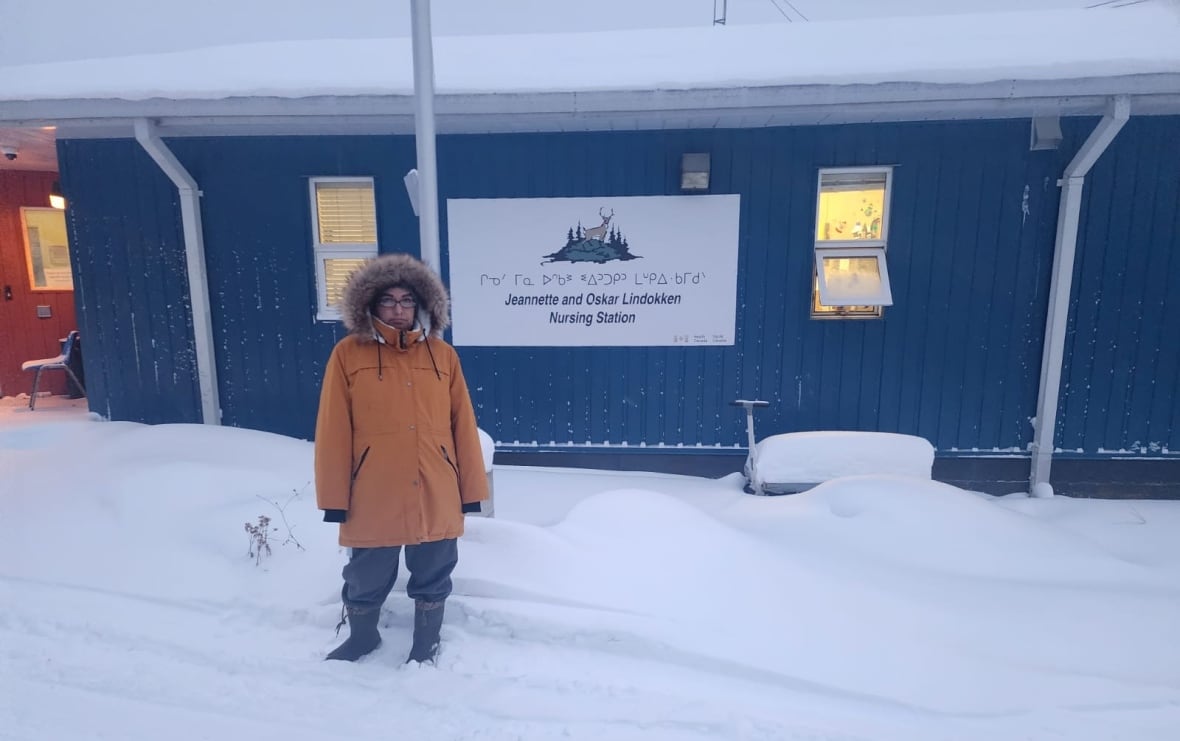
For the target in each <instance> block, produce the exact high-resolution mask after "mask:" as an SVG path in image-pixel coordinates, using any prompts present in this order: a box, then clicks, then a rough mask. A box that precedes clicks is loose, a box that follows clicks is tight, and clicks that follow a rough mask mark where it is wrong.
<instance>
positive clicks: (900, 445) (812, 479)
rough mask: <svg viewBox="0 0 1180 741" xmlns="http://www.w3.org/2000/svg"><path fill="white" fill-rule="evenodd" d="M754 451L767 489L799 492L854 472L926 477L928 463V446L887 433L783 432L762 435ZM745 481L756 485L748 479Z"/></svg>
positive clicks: (769, 491)
mask: <svg viewBox="0 0 1180 741" xmlns="http://www.w3.org/2000/svg"><path fill="white" fill-rule="evenodd" d="M755 450H756V455H757V469H758V471H757V474H758V479H759V480H760V481H761V484H762V491H763V492H764V493H767V494H788V493H793V492H799V491H804V490H806V489H810V488H811V487H813V486H815V485H816V484H820V483H823V482H824V481H827V480H829V479H834V478H838V477H840V476H856V475H859V474H894V475H899V476H912V477H915V478H920V479H926V480H929V479H930V478H931V472H932V469H933V467H934V446H933V445H931V444H930V443H929V442H928V441H927V440H925V439H924V438H921V437H915V436H914V435H900V434H897V433H892V432H847V431H818V432H789V433H785V434H782V435H773V436H771V437H768V438H766V439H764V440H762V441H761V442H759V443H758V444H757V445H756V446H755ZM747 468H748V466H747ZM746 477H747V478H749V477H750V471H749V470H747V471H746ZM751 485H752V486H754V487H755V489H757V486H756V485H755V484H754V482H751Z"/></svg>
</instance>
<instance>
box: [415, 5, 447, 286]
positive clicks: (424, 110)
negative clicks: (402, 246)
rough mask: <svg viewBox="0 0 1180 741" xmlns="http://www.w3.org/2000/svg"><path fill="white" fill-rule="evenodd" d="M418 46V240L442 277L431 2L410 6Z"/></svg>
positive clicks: (423, 257) (423, 259) (416, 120)
mask: <svg viewBox="0 0 1180 741" xmlns="http://www.w3.org/2000/svg"><path fill="white" fill-rule="evenodd" d="M410 19H411V23H412V25H413V46H414V106H415V107H414V143H415V144H416V145H417V148H418V207H417V212H418V239H419V241H420V242H421V249H422V262H424V263H426V264H427V265H429V266H430V267H431V268H433V269H434V272H436V273H438V274H439V275H440V276H441V275H442V265H441V262H442V257H441V255H440V252H439V239H438V161H437V158H436V156H435V147H434V49H433V42H432V39H431V33H430V0H413V4H412V5H411V6H410Z"/></svg>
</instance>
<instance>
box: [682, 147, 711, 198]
mask: <svg viewBox="0 0 1180 741" xmlns="http://www.w3.org/2000/svg"><path fill="white" fill-rule="evenodd" d="M680 189H681V190H685V191H702V190H708V189H709V153H708V152H691V153H686V154H684V155H681V157H680Z"/></svg>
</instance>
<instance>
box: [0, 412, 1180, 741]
mask: <svg viewBox="0 0 1180 741" xmlns="http://www.w3.org/2000/svg"><path fill="white" fill-rule="evenodd" d="M22 403H23V402H21V401H20V400H10V399H5V400H3V401H0V738H3V739H19V740H20V741H30V740H33V739H36V740H42V739H55V740H56V739H119V740H120V741H139V740H141V739H142V740H145V741H146V740H148V739H151V740H152V741H156V740H157V739H161V738H168V739H173V740H175V741H191V740H195V739H211V738H216V739H254V740H258V739H276V740H279V739H281V740H282V741H302V740H303V739H326V738H347V739H356V740H359V739H369V738H373V739H377V738H381V739H386V738H399V739H594V740H595V741H600V740H602V739H611V740H614V739H621V740H627V739H775V740H783V739H811V740H813V741H815V740H825V739H840V740H841V741H848V740H852V739H863V740H865V741H870V740H871V741H884V740H888V739H897V740H898V741H923V740H926V739H981V740H983V739H986V740H987V741H995V740H996V739H1005V740H1008V739H1069V740H1070V741H1083V740H1087V739H1134V740H1135V741H1152V740H1154V739H1160V740H1161V741H1162V740H1163V739H1175V738H1177V732H1178V729H1180V643H1178V642H1177V641H1176V640H1175V634H1176V629H1177V627H1178V626H1180V538H1178V537H1177V536H1176V534H1177V532H1180V502H1158V501H1154V502H1147V501H1088V500H1072V499H1068V498H1063V497H1056V498H1052V499H1029V498H1027V497H1024V496H1010V497H1004V498H992V497H987V496H984V495H980V494H975V493H970V492H966V491H962V490H960V489H956V488H953V487H950V486H946V485H943V484H939V483H937V482H932V481H929V480H923V479H922V478H919V477H913V478H910V477H905V476H896V475H894V476H857V477H851V478H844V479H837V480H834V481H830V482H828V483H826V484H823V485H821V486H819V487H817V488H815V489H812V490H810V491H808V492H805V493H802V494H797V495H793V496H788V497H769V498H762V497H753V496H749V495H746V494H743V493H741V481H740V479H739V478H738V477H735V476H731V477H726V478H723V479H720V480H709V479H700V478H691V477H683V476H670V475H656V474H644V473H613V472H588V471H575V470H568V469H565V470H563V469H533V468H518V467H498V468H497V469H496V471H495V489H496V513H497V517H496V519H494V520H489V519H484V518H469V520H468V533H467V535H466V536H465V538H464V539H463V542H462V544H461V546H460V553H461V559H460V563H459V567H458V570H457V572H456V579H455V594H454V596H453V597H452V598H451V600H450V601H449V602H448V608H447V618H446V624H445V625H444V628H443V641H444V643H443V650H442V654H441V657H440V661H439V664H438V666H437V667H407V666H405V665H403V663H402V662H403V661H404V658H405V652H406V650H407V649H408V645H409V634H410V630H411V628H410V620H411V613H412V605H411V603H410V601H409V600H408V599H407V598H406V596H405V594H404V592H403V591H402V590H403V589H404V584H405V581H404V575H403V578H402V580H401V581H400V583H399V588H398V589H397V590H395V592H394V594H393V595H392V596H391V598H390V600H389V602H388V604H387V605H386V613H385V615H384V617H383V620H382V624H383V628H382V630H383V633H384V636H385V643H384V644H383V646H382V647H381V648H380V649H379V650H378V651H377V652H376V653H375V654H374V655H372V656H371V657H369V658H367V659H366V660H363V661H362V662H360V663H358V664H355V665H353V664H338V663H327V662H324V661H321V658H322V656H323V655H324V653H325V652H326V651H327V650H328V649H330V648H331V647H332V646H334V645H335V643H336V639H335V637H334V635H333V628H334V626H335V624H336V622H337V620H338V618H339V613H340V605H339V572H340V568H341V566H342V565H343V564H344V561H345V559H346V553H345V552H344V551H343V550H342V549H341V548H339V547H338V546H337V545H336V541H335V538H336V533H335V527H334V526H331V525H326V524H323V523H321V522H320V521H319V513H318V512H317V511H316V510H315V497H314V492H313V491H312V486H311V483H310V482H311V480H312V473H311V467H312V448H311V445H310V444H309V443H307V442H304V441H299V440H293V439H290V438H284V437H280V436H276V435H270V434H265V433H260V432H254V431H248V430H241V429H230V428H212V427H210V428H205V427H200V426H191V425H162V426H155V427H149V426H144V425H138V424H130V423H119V422H101V421H96V420H95V419H92V418H90V417H88V415H87V414H86V413H85V409H84V407H83V406H81V405H79V404H78V403H76V402H74V403H71V402H63V401H61V400H54V399H50V400H46V401H45V402H39V403H38V410H37V411H36V412H29V411H28V410H27V408H25V407H23V406H21V404H22ZM263 515H265V516H268V517H270V518H271V527H272V528H273V529H272V530H271V531H270V532H269V542H270V546H271V549H272V551H271V553H270V554H269V555H266V556H264V557H263V559H262V561H261V563H256V558H252V557H250V556H249V555H247V545H248V535H247V533H246V531H245V525H246V524H247V523H250V524H254V523H256V522H257V521H258V518H259V516H263Z"/></svg>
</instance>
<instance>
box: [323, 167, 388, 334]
mask: <svg viewBox="0 0 1180 741" xmlns="http://www.w3.org/2000/svg"><path fill="white" fill-rule="evenodd" d="M320 183H368V184H369V186H370V187H372V188H373V209H374V213H373V223H374V228H375V230H376V233H377V235H378V236H377V241H375V242H373V243H372V244H369V243H363V242H362V243H353V244H349V243H338V242H334V243H332V244H324V243H322V242H320V213H319V204H318V203H317V201H316V186H317V185H318V184H320ZM307 188H308V198H309V199H310V204H311V242H312V255H313V259H314V260H315V285H316V315H315V318H316V320H317V321H321V322H336V321H340V319H341V315H340V310H339V309H338V308H336V307H334V306H329V305H328V276H327V274H326V273H325V271H324V260H325V259H326V258H336V259H340V258H344V259H347V258H356V259H366V260H367V259H370V258H374V257H376V256H377V255H378V253H379V252H380V245H381V238H380V224H378V223H377V214H376V208H377V185H376V181H375V180H374V178H371V177H313V178H308V182H307Z"/></svg>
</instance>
